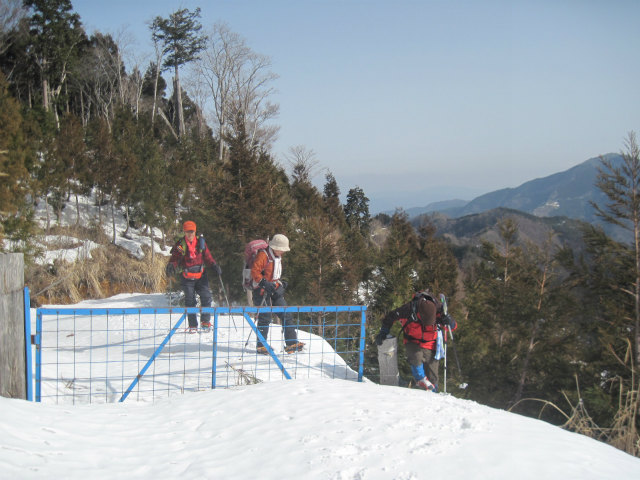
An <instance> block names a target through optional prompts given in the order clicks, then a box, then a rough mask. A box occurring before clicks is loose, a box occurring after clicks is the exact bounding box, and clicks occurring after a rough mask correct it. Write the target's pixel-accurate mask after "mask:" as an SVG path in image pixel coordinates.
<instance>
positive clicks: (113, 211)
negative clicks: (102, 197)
mask: <svg viewBox="0 0 640 480" xmlns="http://www.w3.org/2000/svg"><path fill="white" fill-rule="evenodd" d="M110 203H111V228H113V244H114V245H115V244H116V207H115V205H114V203H115V202H114V201H113V200H111V202H110Z"/></svg>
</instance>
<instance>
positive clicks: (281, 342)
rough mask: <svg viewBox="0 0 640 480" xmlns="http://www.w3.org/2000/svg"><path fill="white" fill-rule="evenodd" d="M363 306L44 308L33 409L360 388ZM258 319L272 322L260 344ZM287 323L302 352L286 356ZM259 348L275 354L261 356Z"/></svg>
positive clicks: (38, 326) (37, 346)
mask: <svg viewBox="0 0 640 480" xmlns="http://www.w3.org/2000/svg"><path fill="white" fill-rule="evenodd" d="M365 308H366V307H360V306H358V307H351V306H328V307H244V308H153V309H151V308H100V309H91V308H89V309H73V308H69V309H66V308H59V309H46V308H42V309H38V310H37V311H36V325H35V331H36V335H35V339H36V341H35V349H36V361H35V366H34V367H35V372H34V373H35V383H36V385H35V397H36V401H42V402H51V403H72V404H76V403H80V404H84V403H97V402H101V403H106V402H118V401H124V400H125V399H133V400H137V401H153V400H155V399H157V398H165V397H168V396H171V395H174V394H180V393H184V392H187V391H199V390H206V389H211V388H229V387H232V386H236V385H244V384H251V383H258V382H268V381H274V380H281V379H295V378H311V377H325V378H340V379H345V380H355V381H358V380H359V381H361V380H362V371H363V369H362V362H363V359H364V356H363V349H364V341H363V339H362V335H363V332H364V321H365V315H364V311H365ZM202 312H206V313H210V314H211V318H212V327H211V328H210V329H202V328H200V329H197V330H195V331H193V330H191V329H189V328H188V327H187V321H186V316H187V315H188V314H189V313H192V314H193V313H196V314H198V315H199V314H201V313H202ZM259 313H260V314H262V315H263V316H264V315H270V316H271V318H270V323H269V328H268V334H267V335H266V338H264V337H263V338H262V339H260V338H259V337H260V336H261V333H260V332H261V331H264V328H260V329H258V328H257V325H258V320H257V316H258V314H259ZM285 315H286V316H287V321H286V324H287V326H290V327H291V328H293V329H295V333H296V336H297V340H298V341H299V342H302V343H304V347H303V348H302V350H300V351H297V352H293V353H289V352H287V351H286V350H285V348H286V343H287V342H286V341H285V338H284V337H285V335H284V328H283V325H282V323H283V322H282V320H280V318H281V317H284V316H285ZM265 318H266V317H265ZM263 327H264V325H263ZM265 333H266V332H265ZM262 340H265V341H266V345H268V346H269V350H270V351H269V352H268V353H270V354H269V355H263V354H260V353H258V352H257V346H258V345H259V344H261V343H262ZM289 343H291V341H290V342H289Z"/></svg>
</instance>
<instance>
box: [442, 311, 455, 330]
mask: <svg viewBox="0 0 640 480" xmlns="http://www.w3.org/2000/svg"><path fill="white" fill-rule="evenodd" d="M440 323H441V324H442V325H444V326H445V327H449V328H453V327H454V326H455V324H456V321H455V320H454V319H453V318H452V317H451V316H450V315H448V314H447V315H444V316H443V317H442V319H441V320H440Z"/></svg>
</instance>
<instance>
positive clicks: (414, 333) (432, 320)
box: [376, 290, 458, 392]
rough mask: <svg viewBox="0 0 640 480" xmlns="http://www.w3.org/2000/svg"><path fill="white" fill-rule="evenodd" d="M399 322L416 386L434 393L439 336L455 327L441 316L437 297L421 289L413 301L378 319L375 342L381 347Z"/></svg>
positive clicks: (436, 382)
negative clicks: (380, 323) (394, 325)
mask: <svg viewBox="0 0 640 480" xmlns="http://www.w3.org/2000/svg"><path fill="white" fill-rule="evenodd" d="M396 321H398V322H400V324H401V325H402V331H403V332H404V345H405V351H406V353H407V360H408V361H409V365H410V366H411V373H412V374H413V378H414V379H415V381H416V384H417V385H418V387H420V388H423V389H425V390H427V391H432V392H437V391H438V362H439V360H440V357H441V354H442V352H441V351H439V350H440V349H439V348H438V347H441V346H442V341H443V340H444V339H443V334H444V333H446V331H443V330H445V329H446V328H450V329H451V330H452V331H453V330H455V329H456V328H458V324H457V323H456V321H455V320H454V319H453V317H451V316H450V315H445V314H444V313H443V304H442V302H441V301H440V299H439V298H438V297H436V296H435V295H434V294H432V293H431V292H429V291H428V290H424V291H422V292H418V293H416V294H415V295H414V296H413V299H412V300H411V301H410V302H408V303H405V304H404V305H402V306H401V307H398V308H396V309H395V310H392V311H390V312H389V313H387V314H386V315H385V316H384V318H383V319H382V327H381V328H380V333H378V335H377V336H376V343H377V344H378V345H382V343H383V342H384V340H385V339H386V338H387V336H388V335H389V332H390V331H391V326H392V325H393V323H394V322H396Z"/></svg>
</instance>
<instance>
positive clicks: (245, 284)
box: [242, 238, 269, 292]
mask: <svg viewBox="0 0 640 480" xmlns="http://www.w3.org/2000/svg"><path fill="white" fill-rule="evenodd" d="M267 248H269V244H268V243H267V241H266V240H262V239H261V238H259V239H257V240H251V241H250V242H249V243H247V244H246V245H245V247H244V268H243V270H242V288H243V289H244V291H245V292H248V291H251V290H253V279H252V278H251V268H252V267H253V262H255V260H256V255H258V252H259V251H260V250H267Z"/></svg>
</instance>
